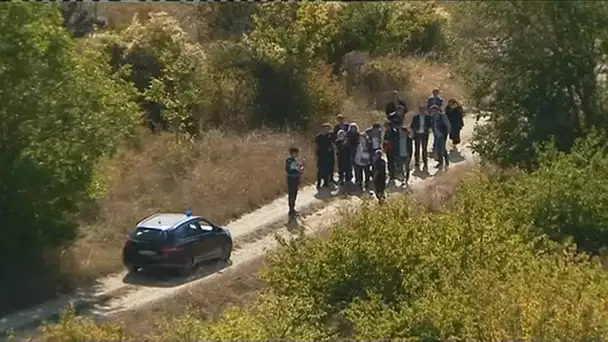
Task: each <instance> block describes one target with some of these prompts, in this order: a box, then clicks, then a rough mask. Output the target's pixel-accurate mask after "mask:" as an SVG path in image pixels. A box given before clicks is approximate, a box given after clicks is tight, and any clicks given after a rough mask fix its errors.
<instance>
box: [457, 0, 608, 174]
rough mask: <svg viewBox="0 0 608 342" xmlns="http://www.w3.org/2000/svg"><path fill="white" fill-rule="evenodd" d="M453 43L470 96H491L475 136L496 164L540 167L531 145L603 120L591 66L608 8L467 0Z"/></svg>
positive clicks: (573, 135)
mask: <svg viewBox="0 0 608 342" xmlns="http://www.w3.org/2000/svg"><path fill="white" fill-rule="evenodd" d="M457 7H459V8H460V11H457V14H455V16H457V17H459V18H463V20H462V21H457V20H454V28H455V29H456V32H457V35H456V36H457V37H458V39H456V40H455V44H454V46H453V47H452V51H453V52H454V56H455V57H457V58H458V59H459V61H460V62H461V63H462V64H463V70H462V76H463V77H464V79H465V80H467V81H468V82H469V85H470V89H471V91H472V94H473V96H474V97H475V98H476V100H478V101H479V102H481V101H482V100H483V99H485V100H486V101H488V104H487V105H486V107H487V108H486V109H488V110H490V111H492V115H491V116H490V120H489V123H488V125H486V127H484V129H483V130H480V131H479V132H478V133H477V134H476V136H475V138H474V141H473V147H474V149H475V150H476V151H477V152H479V153H480V154H481V155H482V156H483V157H484V158H486V159H488V160H490V161H492V162H495V163H498V164H500V165H503V166H506V165H519V166H525V167H527V168H529V169H533V168H535V167H536V166H537V164H536V161H537V156H538V155H537V153H536V150H535V149H534V145H535V143H538V142H547V141H549V140H551V139H555V142H556V144H557V147H558V148H559V149H560V150H561V151H570V149H571V148H572V146H573V145H574V142H575V141H576V139H577V138H579V137H582V136H585V135H587V134H589V133H590V132H591V131H592V129H594V128H600V129H603V130H605V129H606V128H607V127H608V126H607V123H608V122H607V121H606V113H608V108H607V107H606V105H605V100H603V99H602V97H605V96H606V94H605V93H602V91H601V87H600V86H598V82H597V75H596V67H597V66H598V65H602V64H603V63H605V56H606V54H607V53H608V49H607V46H606V44H604V43H603V42H604V41H605V39H604V38H605V37H606V34H608V29H607V28H608V19H607V18H608V6H607V5H606V3H590V2H584V1H574V2H571V1H543V2H534V1H527V2H517V1H507V2H499V1H495V2H467V3H463V4H462V5H460V6H457Z"/></svg>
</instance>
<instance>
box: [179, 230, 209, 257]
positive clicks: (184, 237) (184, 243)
mask: <svg viewBox="0 0 608 342" xmlns="http://www.w3.org/2000/svg"><path fill="white" fill-rule="evenodd" d="M176 233H177V237H178V239H179V245H180V247H182V248H184V250H185V252H186V254H187V255H188V256H189V257H192V258H194V262H199V261H201V260H202V258H201V257H202V254H203V250H202V246H201V237H202V233H203V231H202V230H201V229H200V226H199V225H198V223H196V222H192V221H190V222H186V223H184V224H182V225H181V226H179V227H178V228H177V231H176Z"/></svg>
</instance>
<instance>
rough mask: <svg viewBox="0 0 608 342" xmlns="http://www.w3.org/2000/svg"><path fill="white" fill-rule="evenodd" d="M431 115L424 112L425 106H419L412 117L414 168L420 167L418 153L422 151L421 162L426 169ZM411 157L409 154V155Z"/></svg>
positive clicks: (426, 169)
mask: <svg viewBox="0 0 608 342" xmlns="http://www.w3.org/2000/svg"><path fill="white" fill-rule="evenodd" d="M431 119H432V118H431V117H430V116H429V115H428V114H427V113H426V107H424V106H419V107H418V113H416V115H414V117H413V118H412V125H411V127H410V129H411V132H413V133H414V150H415V152H414V166H415V167H416V170H418V169H419V168H420V153H421V152H422V164H423V168H424V170H425V171H428V169H429V167H428V162H427V160H428V145H429V133H430V131H431V128H432V122H431ZM410 158H411V156H410Z"/></svg>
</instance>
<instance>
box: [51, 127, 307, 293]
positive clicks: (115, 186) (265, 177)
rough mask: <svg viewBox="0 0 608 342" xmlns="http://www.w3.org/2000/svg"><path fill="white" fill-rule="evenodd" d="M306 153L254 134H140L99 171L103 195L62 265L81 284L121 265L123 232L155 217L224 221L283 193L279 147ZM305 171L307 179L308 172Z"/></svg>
mask: <svg viewBox="0 0 608 342" xmlns="http://www.w3.org/2000/svg"><path fill="white" fill-rule="evenodd" d="M292 145H294V146H299V147H300V148H301V150H302V154H303V155H305V156H311V155H312V145H311V143H310V142H309V141H306V139H304V138H303V137H301V136H291V135H287V134H282V133H268V132H255V133H250V134H248V135H246V136H238V135H234V134H228V133H221V132H207V133H206V134H205V136H204V137H203V138H202V139H200V140H198V141H195V142H182V143H178V142H177V141H176V140H175V136H173V135H170V134H166V135H161V136H152V135H150V134H145V135H144V136H143V137H142V138H141V139H140V141H138V143H137V144H134V145H133V146H130V147H128V148H127V147H126V148H124V149H123V150H122V151H121V152H120V154H119V155H118V157H116V158H114V159H112V160H110V161H108V162H107V163H105V164H104V165H103V167H102V170H101V171H102V172H101V173H102V175H103V177H104V179H105V180H106V181H107V193H106V195H105V197H104V198H103V199H102V200H101V201H99V202H98V203H97V204H96V205H95V207H93V208H89V211H90V213H88V214H87V215H83V216H85V217H88V219H87V220H86V221H83V222H82V226H81V232H82V237H81V238H80V239H79V240H78V241H77V243H76V245H75V247H74V248H73V250H72V253H69V254H68V255H70V258H69V259H68V258H66V259H65V260H64V261H63V266H64V267H65V268H66V269H65V272H63V273H67V274H69V275H70V276H71V277H72V281H73V282H74V283H76V284H81V283H82V282H83V281H89V280H91V279H94V278H97V277H99V276H101V275H103V274H106V273H109V272H114V271H116V270H117V269H119V268H120V267H121V259H120V250H121V246H122V244H123V243H124V238H125V235H126V234H127V232H129V231H130V230H132V229H133V227H134V225H135V224H136V223H137V222H138V221H139V220H141V219H142V218H144V217H146V216H148V215H151V214H153V213H156V212H161V211H165V212H166V211H169V212H185V210H186V208H191V209H192V211H193V212H194V213H197V214H201V215H205V216H207V217H209V218H210V219H211V220H213V221H216V222H218V223H220V224H225V223H227V222H228V221H229V220H231V219H234V218H237V217H239V216H240V215H242V214H245V213H247V212H250V211H252V210H254V209H256V208H258V207H260V206H261V205H263V204H265V203H267V202H269V201H271V200H273V199H275V198H277V197H279V196H281V195H282V194H284V193H285V192H286V184H285V182H284V178H285V177H284V173H285V168H284V162H285V158H286V156H287V149H288V148H289V147H290V146H292ZM313 173H314V172H307V173H306V174H305V181H307V182H310V181H311V180H312V179H313V177H315V176H316V175H314V174H313Z"/></svg>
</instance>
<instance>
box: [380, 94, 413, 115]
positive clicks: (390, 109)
mask: <svg viewBox="0 0 608 342" xmlns="http://www.w3.org/2000/svg"><path fill="white" fill-rule="evenodd" d="M397 106H403V112H404V113H407V112H408V109H407V104H406V103H405V101H403V100H401V99H400V98H399V92H398V91H396V90H393V93H392V98H391V101H390V102H389V103H387V104H386V108H385V112H386V118H387V119H388V116H389V115H390V114H391V113H394V112H395V111H396V110H397Z"/></svg>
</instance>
